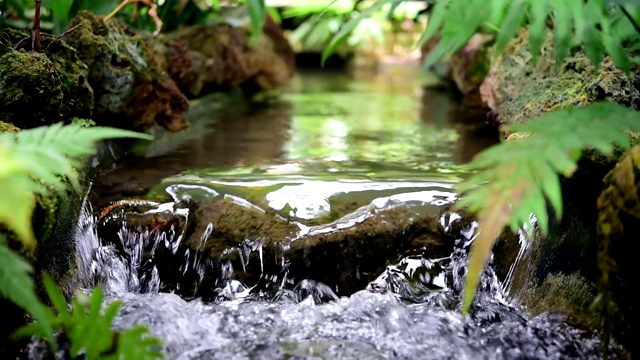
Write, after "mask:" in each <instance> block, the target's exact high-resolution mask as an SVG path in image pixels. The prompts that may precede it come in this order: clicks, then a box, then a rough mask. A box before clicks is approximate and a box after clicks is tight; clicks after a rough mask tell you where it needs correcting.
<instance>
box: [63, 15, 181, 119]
mask: <svg viewBox="0 0 640 360" xmlns="http://www.w3.org/2000/svg"><path fill="white" fill-rule="evenodd" d="M75 26H77V27H78V28H77V29H76V30H74V31H71V32H70V33H69V34H68V35H67V36H66V38H65V41H66V42H67V43H68V44H69V45H70V46H72V47H74V48H75V49H76V51H77V55H78V58H79V59H80V60H81V61H82V62H83V63H85V64H86V65H87V66H88V67H89V74H88V79H89V84H91V87H92V88H93V91H94V97H95V104H94V109H93V117H92V119H93V120H94V121H95V122H96V123H97V124H98V125H105V126H115V127H120V128H127V129H138V130H139V129H146V128H149V127H151V126H153V124H154V123H156V122H157V123H158V124H160V125H162V126H164V127H165V128H167V129H170V130H179V129H181V128H183V127H184V126H186V123H185V122H184V121H183V119H182V114H183V113H184V112H185V111H186V110H187V109H188V107H189V103H188V101H187V99H186V97H185V96H184V94H182V92H180V91H179V90H178V88H177V86H176V85H175V83H174V82H173V80H172V79H171V78H170V77H169V76H168V75H167V74H166V73H165V72H164V71H163V69H161V68H159V67H157V66H154V65H155V63H154V62H153V61H152V57H151V52H150V51H149V49H148V48H147V45H146V42H145V41H144V40H143V39H142V37H141V36H139V35H137V34H134V33H132V32H130V31H128V29H127V28H126V27H125V26H124V25H122V24H121V23H120V22H118V21H117V20H114V19H111V20H108V21H106V22H105V21H103V20H102V19H100V18H98V17H97V16H95V15H93V14H91V13H89V12H86V11H81V12H80V13H78V15H77V16H76V17H75V18H74V19H73V20H71V22H70V24H69V27H70V28H73V27H75Z"/></svg>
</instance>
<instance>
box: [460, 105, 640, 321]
mask: <svg viewBox="0 0 640 360" xmlns="http://www.w3.org/2000/svg"><path fill="white" fill-rule="evenodd" d="M567 129H573V130H569V131H567ZM512 130H513V131H521V132H524V133H528V134H531V136H529V137H527V138H525V139H521V140H515V141H508V142H504V143H502V144H499V145H496V146H494V147H491V148H489V149H487V150H485V151H483V152H482V153H480V154H479V155H478V156H477V157H476V159H474V161H473V162H472V163H471V164H470V165H469V167H470V168H472V169H479V172H477V173H475V174H474V175H472V176H471V177H470V178H469V179H468V180H466V181H465V182H464V183H462V184H461V185H460V186H459V187H458V191H459V192H461V193H462V194H463V196H462V198H461V200H460V202H459V203H458V205H457V206H458V207H464V206H467V207H468V208H469V210H470V211H473V212H477V214H478V221H479V224H480V226H479V231H480V233H479V235H478V237H477V238H476V240H474V244H473V246H472V248H471V253H470V255H469V273H468V275H467V280H466V285H465V295H464V303H463V311H464V312H467V311H468V309H469V307H470V305H471V301H472V300H473V293H474V290H475V288H476V286H477V284H478V281H479V279H480V273H481V271H482V268H483V267H484V266H485V264H486V261H487V259H488V256H489V254H490V251H491V248H492V246H493V242H494V241H495V239H496V237H497V235H498V234H499V232H500V231H501V230H502V229H503V228H504V227H506V226H510V227H511V228H512V229H514V230H517V229H518V228H520V227H521V226H522V225H523V224H525V223H527V222H528V220H529V218H530V216H531V214H534V215H535V216H536V217H537V219H538V225H539V227H540V232H541V233H542V234H543V235H546V234H547V232H548V217H549V216H548V212H547V204H546V200H547V201H549V203H550V204H551V206H552V207H553V209H554V210H555V212H556V215H557V216H560V215H561V214H562V196H561V190H560V183H559V175H565V176H570V175H571V174H573V172H574V171H575V169H576V168H577V162H578V160H579V158H580V154H581V150H582V149H583V148H585V147H592V148H595V149H598V150H600V151H602V152H604V153H611V151H612V150H613V144H616V145H618V146H620V147H622V148H628V147H629V146H630V143H629V139H628V136H627V135H626V133H625V131H626V130H631V131H640V113H638V112H636V111H632V110H630V109H628V108H626V107H624V106H622V105H618V104H613V103H608V102H601V103H596V104H592V105H589V106H585V107H582V108H578V109H566V110H558V111H554V112H550V113H547V114H545V115H543V116H541V117H540V118H537V119H533V120H530V121H529V122H527V123H525V124H520V125H517V126H514V127H513V128H512Z"/></svg>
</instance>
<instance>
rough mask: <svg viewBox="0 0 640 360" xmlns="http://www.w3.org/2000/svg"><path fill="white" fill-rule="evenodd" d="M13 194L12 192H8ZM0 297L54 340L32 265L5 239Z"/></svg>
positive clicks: (0, 246)
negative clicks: (23, 312) (17, 308)
mask: <svg viewBox="0 0 640 360" xmlns="http://www.w3.org/2000/svg"><path fill="white" fill-rule="evenodd" d="M7 192H11V191H7ZM0 264H1V265H0V297H3V298H5V299H8V300H10V301H11V302H13V303H14V304H16V305H18V306H19V307H21V308H22V309H24V310H25V311H27V312H28V313H29V314H30V315H31V316H33V318H34V319H36V321H38V324H39V325H38V326H39V329H40V330H41V334H42V335H44V336H45V337H46V338H48V339H49V340H53V330H52V328H51V324H50V321H49V318H50V316H49V314H48V312H47V309H46V308H45V307H44V306H43V305H42V304H40V300H39V299H38V297H37V296H36V293H35V290H34V286H33V280H32V279H31V272H32V271H33V269H32V268H31V265H30V264H29V263H28V262H26V261H25V260H23V259H22V258H21V257H20V256H18V255H17V254H15V253H14V252H13V251H11V250H10V249H9V248H8V247H7V246H6V244H5V243H4V240H3V239H0Z"/></svg>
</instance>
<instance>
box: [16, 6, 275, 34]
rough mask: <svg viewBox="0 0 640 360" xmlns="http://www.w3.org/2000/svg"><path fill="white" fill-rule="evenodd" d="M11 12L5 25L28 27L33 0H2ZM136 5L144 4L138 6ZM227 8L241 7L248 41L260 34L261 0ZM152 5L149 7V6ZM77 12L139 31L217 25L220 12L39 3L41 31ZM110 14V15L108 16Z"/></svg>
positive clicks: (58, 27)
mask: <svg viewBox="0 0 640 360" xmlns="http://www.w3.org/2000/svg"><path fill="white" fill-rule="evenodd" d="M4 1H5V2H7V4H8V8H9V10H10V11H11V13H12V16H10V17H9V18H8V19H7V20H8V21H7V22H8V23H9V24H10V25H11V26H14V27H18V28H29V27H30V26H31V23H32V21H33V7H34V1H33V0H4ZM138 2H142V3H144V4H145V5H143V6H140V5H139V4H138ZM225 3H226V4H227V5H230V6H245V7H246V8H247V11H248V15H249V18H250V20H251V31H252V38H254V39H255V37H256V36H257V35H258V34H259V33H260V32H261V31H262V26H263V24H264V21H265V16H266V13H267V12H268V9H267V8H266V7H265V5H264V0H235V1H227V2H225ZM125 5H126V6H125ZM149 5H152V6H149ZM81 10H87V11H90V12H92V13H94V14H96V15H102V16H106V17H107V18H109V17H111V16H115V17H117V18H118V19H119V20H121V21H123V22H125V23H129V24H130V25H131V26H132V27H134V28H137V29H142V30H157V28H158V25H159V24H166V26H164V27H163V30H165V31H167V30H174V29H176V28H178V27H180V26H181V25H185V24H188V25H199V24H205V23H211V22H219V21H220V17H219V16H216V15H217V14H219V13H220V11H221V10H222V5H221V3H220V0H144V1H142V0H125V1H119V0H43V1H42V19H43V20H42V23H41V28H43V29H45V30H51V31H53V33H55V34H61V33H62V32H63V31H64V30H65V29H66V27H67V24H68V23H69V21H70V20H71V19H72V18H73V17H74V16H76V15H77V14H78V12H80V11H81ZM112 12H113V14H112Z"/></svg>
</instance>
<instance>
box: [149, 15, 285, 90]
mask: <svg viewBox="0 0 640 360" xmlns="http://www.w3.org/2000/svg"><path fill="white" fill-rule="evenodd" d="M271 32H272V35H265V34H262V35H260V36H259V37H258V38H257V40H256V41H255V43H252V42H250V40H249V39H250V37H249V33H248V31H246V30H244V29H242V28H235V27H232V26H229V25H202V26H197V27H189V28H184V29H182V30H178V31H176V32H174V33H171V34H168V35H167V36H165V37H164V38H163V40H162V41H160V42H159V43H156V48H155V51H156V53H157V58H158V63H159V64H160V66H161V67H162V68H163V69H164V70H165V71H166V72H167V73H168V74H169V75H170V76H171V77H172V78H173V79H174V80H175V82H176V83H177V84H178V87H179V88H180V90H182V91H183V92H184V93H185V94H187V96H189V97H198V96H200V95H202V94H203V93H205V92H211V91H216V90H218V91H220V90H228V89H231V88H236V87H242V88H244V89H245V90H246V91H248V92H249V93H250V94H251V93H253V92H256V91H259V90H272V89H275V88H277V87H279V86H282V85H284V84H285V83H286V82H287V81H288V80H289V78H290V77H291V75H292V71H293V62H292V61H293V53H292V52H291V48H290V47H288V44H287V45H284V44H286V40H285V39H284V37H282V35H281V34H278V33H277V32H274V31H271ZM283 41H284V42H283Z"/></svg>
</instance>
